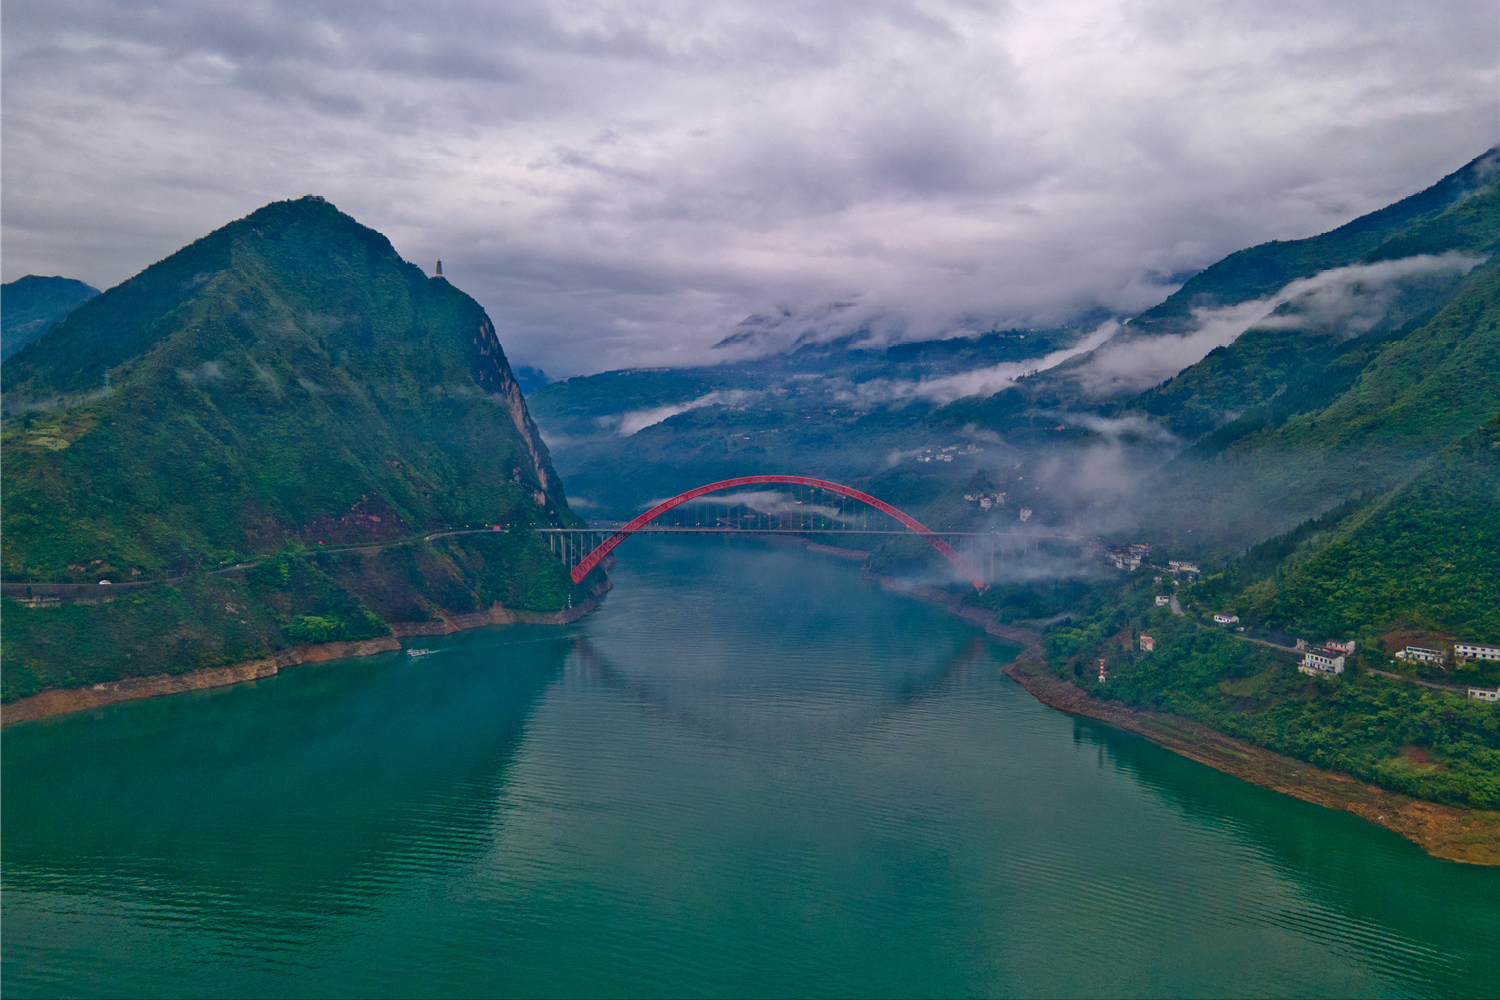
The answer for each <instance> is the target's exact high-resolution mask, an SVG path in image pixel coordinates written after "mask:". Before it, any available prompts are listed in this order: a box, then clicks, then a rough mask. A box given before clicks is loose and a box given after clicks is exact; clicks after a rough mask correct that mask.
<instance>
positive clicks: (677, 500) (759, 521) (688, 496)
mask: <svg viewBox="0 0 1500 1000" xmlns="http://www.w3.org/2000/svg"><path fill="white" fill-rule="evenodd" d="M756 486H791V487H793V491H792V494H791V497H790V498H789V499H788V500H787V501H784V502H780V503H772V504H767V503H765V502H764V500H763V498H759V495H756V496H757V498H758V499H757V502H754V503H745V502H743V501H742V500H741V499H740V498H736V497H733V496H730V497H725V498H723V503H722V504H721V506H723V507H724V508H725V510H724V512H723V513H718V512H712V513H710V512H708V511H707V508H706V507H704V506H701V505H699V506H697V507H696V508H695V513H696V518H693V517H689V518H687V519H686V523H683V519H681V518H680V517H678V518H668V519H666V520H659V519H661V518H662V516H663V515H665V514H667V512H668V511H672V510H674V508H679V507H682V506H683V505H684V504H688V503H690V502H691V501H694V500H697V499H698V498H699V497H702V496H706V495H707V494H710V493H719V492H722V491H725V490H736V489H743V488H745V487H756ZM819 491H823V492H825V493H827V494H832V495H833V496H832V497H830V498H827V502H819V499H818V498H819ZM872 515H873V516H874V518H875V520H873V521H872ZM880 515H884V516H883V517H882V516H880ZM888 519H889V520H888ZM891 520H894V521H895V522H896V524H895V525H892V524H891V523H890V522H891ZM536 530H537V531H538V533H539V534H544V535H547V536H548V537H549V542H550V544H551V546H552V550H553V552H554V553H556V554H557V555H558V556H559V557H560V558H561V559H562V560H563V561H564V562H565V563H566V564H567V565H568V566H569V567H570V568H571V573H572V577H573V582H574V583H582V582H583V579H584V578H585V577H586V576H588V575H589V573H590V572H592V571H593V569H594V567H596V566H598V565H599V563H600V562H602V561H603V560H604V559H605V557H607V556H608V555H609V554H610V553H611V552H613V551H614V549H615V548H616V547H617V546H618V545H619V544H620V543H621V542H623V541H625V539H627V538H629V537H630V536H631V535H633V534H637V533H646V532H654V533H666V532H696V533H713V534H793V535H807V534H824V533H835V532H838V533H848V534H857V535H904V534H908V533H909V534H915V535H917V536H919V537H921V538H922V539H923V540H925V541H926V542H927V543H928V544H929V545H931V546H932V547H933V548H934V549H936V550H937V551H938V552H940V553H941V554H942V555H943V557H944V558H945V559H947V560H948V561H949V562H950V563H952V564H953V567H954V569H956V570H957V571H958V573H959V575H960V576H962V577H963V578H964V579H965V580H967V581H969V583H971V584H973V585H974V587H975V588H977V589H979V590H984V589H985V587H987V586H988V583H987V579H990V578H993V577H994V569H995V560H996V558H997V556H998V558H999V560H1000V563H1001V567H1002V569H1003V567H1004V562H1005V558H1006V553H1007V551H1010V550H1014V548H1015V547H1017V546H1019V547H1020V549H1021V552H1022V553H1023V554H1024V553H1025V552H1027V551H1029V550H1031V549H1032V548H1034V546H1035V545H1036V543H1037V540H1038V539H1039V538H1040V537H1041V536H1039V535H1037V534H1035V533H1029V534H1027V535H1025V536H1019V535H1012V534H1009V533H998V532H989V531H985V532H980V531H932V530H931V529H929V528H927V527H926V526H925V525H923V524H921V523H920V522H919V521H917V519H916V518H914V517H912V516H911V515H909V514H907V513H906V512H904V511H902V510H900V509H898V508H896V507H893V506H891V505H890V504H888V503H886V502H885V501H884V500H881V499H880V498H878V497H873V496H871V495H870V494H868V493H865V492H863V491H861V490H856V489H854V488H853V487H851V486H844V485H843V484H841V483H835V482H830V481H828V480H826V479H814V478H812V477H810V476H739V477H737V478H734V479H724V480H721V481H719V482H716V483H708V484H706V485H704V486H699V487H697V488H696V489H691V490H688V491H687V492H686V493H679V494H678V495H677V496H675V497H672V498H671V499H669V500H663V501H662V502H661V503H659V504H657V505H656V506H655V507H652V508H651V509H650V510H648V511H646V512H644V513H642V514H640V515H639V516H637V517H636V518H634V519H633V520H631V521H629V522H627V523H626V524H623V525H620V526H619V527H618V528H600V527H593V528H538V529H536ZM961 550H968V551H969V552H970V553H971V554H972V553H976V552H977V553H979V554H980V557H981V561H983V560H984V559H986V558H987V560H988V568H989V573H988V575H987V576H986V575H984V574H981V573H980V571H979V570H978V569H977V568H976V567H975V565H974V562H973V561H972V560H971V559H970V558H969V557H968V555H966V554H965V551H961Z"/></svg>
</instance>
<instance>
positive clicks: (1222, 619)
mask: <svg viewBox="0 0 1500 1000" xmlns="http://www.w3.org/2000/svg"><path fill="white" fill-rule="evenodd" d="M1239 620H1240V616H1239V615H1226V614H1224V612H1222V611H1220V612H1219V613H1218V614H1216V615H1214V624H1215V625H1233V624H1235V623H1236V622H1238V621H1239Z"/></svg>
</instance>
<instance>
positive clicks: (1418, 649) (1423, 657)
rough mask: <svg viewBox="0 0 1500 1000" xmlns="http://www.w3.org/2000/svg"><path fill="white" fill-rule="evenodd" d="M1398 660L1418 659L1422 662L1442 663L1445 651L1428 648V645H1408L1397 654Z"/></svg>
mask: <svg viewBox="0 0 1500 1000" xmlns="http://www.w3.org/2000/svg"><path fill="white" fill-rule="evenodd" d="M1396 659H1398V660H1418V661H1420V662H1422V663H1442V662H1443V651H1442V650H1441V649H1428V648H1427V647H1426V646H1407V647H1406V648H1405V649H1403V650H1402V651H1401V652H1399V653H1397V654H1396Z"/></svg>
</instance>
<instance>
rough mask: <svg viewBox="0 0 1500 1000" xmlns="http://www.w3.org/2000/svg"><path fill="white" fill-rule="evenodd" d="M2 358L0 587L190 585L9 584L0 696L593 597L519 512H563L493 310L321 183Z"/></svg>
mask: <svg viewBox="0 0 1500 1000" xmlns="http://www.w3.org/2000/svg"><path fill="white" fill-rule="evenodd" d="M5 376H6V378H5V397H4V415H5V419H4V422H3V425H0V434H3V438H4V449H5V475H4V477H3V480H0V490H3V502H0V518H3V533H0V545H3V570H4V576H5V578H6V579H7V580H11V581H16V580H32V581H38V580H46V581H62V582H72V583H79V584H82V583H90V584H94V585H95V586H97V584H98V581H99V580H101V579H107V580H110V581H112V582H113V583H114V584H116V585H118V584H120V583H125V582H130V581H147V580H158V581H159V580H161V579H162V578H163V577H178V578H184V577H185V579H178V580H177V581H174V583H173V584H172V585H143V586H138V587H134V588H125V587H116V589H117V590H118V591H120V593H118V594H115V593H113V592H112V594H111V596H113V597H114V598H115V599H114V600H110V601H105V602H101V603H90V604H68V605H66V606H64V607H62V608H54V609H50V610H46V611H40V610H30V609H27V608H25V607H23V606H22V605H21V604H19V603H13V602H11V601H10V600H9V598H6V599H4V604H5V608H4V615H5V626H6V631H5V651H4V652H5V655H4V657H3V658H0V697H3V698H4V699H5V700H11V699H14V698H16V697H23V696H25V695H28V694H33V693H35V692H37V691H40V690H44V689H48V688H56V687H76V686H78V685H80V684H92V683H103V682H111V681H115V680H118V679H120V678H123V677H146V676H151V675H155V674H162V673H168V674H177V673H181V672H183V671H187V670H197V669H201V668H215V667H220V666H225V665H227V664H233V663H237V662H241V661H245V660H251V659H255V658H257V657H264V656H270V655H273V654H274V655H281V654H282V653H284V652H285V651H286V650H287V649H289V648H290V647H292V646H294V645H297V644H301V643H309V642H329V641H345V642H359V641H367V640H372V639H374V638H376V637H379V636H382V635H386V634H388V633H389V632H390V631H391V629H392V627H393V626H396V625H399V624H401V623H413V622H415V623H419V625H420V624H431V625H433V626H435V627H437V626H441V625H442V624H443V622H444V621H446V620H449V619H453V620H458V619H459V618H462V619H463V620H465V621H467V620H470V619H471V618H472V619H473V620H476V621H477V620H480V619H483V620H487V621H500V620H512V619H511V618H507V617H506V615H505V614H499V613H498V612H497V611H496V609H497V608H503V609H506V613H507V614H509V613H511V612H516V611H525V612H528V613H534V614H539V615H548V614H555V613H558V612H560V611H562V610H564V609H566V608H569V607H577V606H578V605H579V604H580V603H581V602H582V600H584V599H585V598H586V597H587V593H586V592H584V591H582V590H580V589H579V588H576V587H574V586H573V584H572V581H571V579H570V578H569V576H568V572H567V568H566V567H564V566H563V564H562V563H561V562H560V561H559V560H558V559H557V558H556V557H555V556H554V555H553V554H552V552H551V551H550V549H549V547H548V545H547V542H546V541H545V539H544V538H543V536H540V535H538V534H536V533H535V532H532V531H529V530H525V529H527V528H528V527H530V526H532V525H564V524H572V523H577V519H576V517H575V516H574V515H573V514H572V513H571V512H570V511H569V510H568V503H567V498H566V497H565V496H564V494H563V489H562V483H561V482H560V481H559V479H558V476H557V473H556V472H554V471H553V469H552V464H551V461H550V459H549V458H548V455H547V449H546V446H545V445H543V444H542V440H541V437H540V436H539V435H538V434H537V430H536V426H535V425H534V424H533V423H532V422H531V416H530V414H529V413H527V410H526V404H525V402H524V400H523V399H522V398H521V393H520V389H519V387H518V386H517V384H516V380H515V377H514V376H513V375H512V374H511V371H510V366H509V364H508V363H507V362H506V359H505V353H504V351H503V350H502V349H501V347H500V341H499V338H498V337H497V336H496V333H495V329H494V325H493V324H492V323H491V322H490V320H489V318H488V317H487V316H486V315H485V313H484V310H483V309H482V308H481V307H480V306H479V304H478V303H477V302H475V301H474V300H473V299H471V298H470V297H469V296H467V295H465V294H464V293H463V292H461V291H459V290H458V289H456V288H454V287H453V286H452V285H451V284H449V283H448V282H447V281H446V280H444V279H442V278H429V277H428V276H427V275H426V274H425V273H423V271H422V270H421V269H420V268H418V267H416V266H415V265H413V264H410V263H408V262H406V261H404V260H402V259H401V258H400V256H399V255H397V253H396V251H395V249H394V248H393V247H392V246H391V244H390V242H389V241H388V240H386V238H385V237H383V236H381V235H380V234H379V233H377V232H375V231H374V230H371V229H368V228H366V227H365V226H361V225H360V224H359V223H357V222H355V221H354V220H353V219H351V218H349V217H348V216H347V215H344V214H343V213H341V212H339V211H338V210H337V209H335V208H334V207H333V206H332V205H330V204H328V203H327V202H325V201H323V200H322V199H319V198H304V199H300V200H298V201H291V202H277V203H275V204H272V205H268V206H266V207H265V208H263V209H261V210H259V211H257V212H255V213H254V214H252V215H250V216H248V217H246V218H244V219H241V220H239V221H237V222H232V223H230V224H229V225H227V226H224V227H223V228H221V229H218V230H216V231H215V232H213V233H210V234H209V235H207V236H205V237H204V238H203V239H201V240H199V241H197V242H196V243H194V244H192V245H191V246H188V247H185V248H184V249H182V250H180V251H178V252H177V253H175V254H173V255H172V256H171V257H169V258H167V259H166V260H164V261H161V262H160V263H158V264H155V265H153V266H151V267H149V268H147V269H145V270H144V271H142V272H141V273H140V274H138V275H136V276H135V277H134V278H131V279H130V280H129V281H126V282H124V283H122V284H121V285H119V286H117V287H115V288H112V289H110V290H108V291H106V292H104V293H103V294H102V295H99V296H97V297H96V298H94V299H92V300H90V301H89V302H87V303H85V304H84V305H83V306H81V307H79V308H78V309H77V310H76V311H75V312H73V313H72V314H70V315H69V316H68V318H67V319H66V320H65V321H63V322H62V323H60V324H59V325H57V326H55V327H53V328H52V329H51V330H50V331H49V332H47V333H46V334H44V335H43V336H42V337H40V338H39V339H38V340H36V341H35V342H33V343H31V344H29V345H27V346H26V347H25V348H23V349H22V350H21V351H19V352H18V353H17V354H16V355H14V356H13V357H12V358H10V359H9V360H7V361H6V363H5ZM491 525H492V526H495V527H497V528H501V529H504V528H510V529H511V530H509V531H506V530H497V531H485V530H480V531H477V532H473V533H462V529H465V528H478V529H483V528H484V527H486V526H491ZM453 530H457V531H458V532H460V533H457V534H450V533H449V532H450V531H453ZM432 534H437V535H438V536H439V537H437V538H435V539H433V540H431V541H428V540H427V538H426V536H428V535H432ZM351 547H353V550H352V551H351ZM245 562H253V563H255V566H254V568H253V569H250V570H248V571H246V572H225V573H208V572H204V571H206V570H218V569H221V568H223V567H225V566H226V565H233V564H236V563H245ZM91 590H92V588H91ZM22 593H24V589H23V590H22ZM91 596H92V594H91ZM454 616H458V617H457V618H455V617H454Z"/></svg>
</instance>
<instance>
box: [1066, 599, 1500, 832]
mask: <svg viewBox="0 0 1500 1000" xmlns="http://www.w3.org/2000/svg"><path fill="white" fill-rule="evenodd" d="M1149 594H1150V590H1149V589H1144V588H1137V589H1136V591H1135V592H1134V593H1133V594H1132V595H1130V596H1129V597H1128V598H1126V599H1124V600H1122V601H1120V602H1118V603H1117V604H1115V605H1114V606H1113V607H1111V608H1110V609H1109V610H1108V611H1106V612H1103V613H1100V614H1097V615H1094V616H1091V617H1089V618H1086V619H1084V620H1082V621H1080V622H1077V623H1070V624H1067V625H1061V626H1058V627H1055V628H1053V629H1051V630H1050V631H1048V633H1047V634H1046V636H1045V647H1046V650H1047V654H1048V657H1049V660H1050V662H1051V663H1052V664H1053V666H1054V668H1055V669H1056V670H1057V671H1058V672H1059V673H1060V674H1062V675H1063V676H1065V677H1068V678H1069V679H1071V680H1073V682H1074V683H1076V684H1078V685H1080V686H1081V687H1083V688H1084V689H1085V690H1087V691H1089V692H1090V693H1092V694H1094V695H1096V696H1097V697H1103V698H1110V699H1114V700H1118V701H1122V702H1124V703H1126V704H1128V705H1134V706H1137V707H1140V708H1146V709H1151V710H1153V711H1162V712H1171V713H1174V714H1177V715H1182V716H1186V717H1188V718H1191V719H1196V720H1198V721H1200V722H1204V723H1206V724H1208V725H1210V726H1212V727H1213V728H1215V729H1217V730H1219V731H1220V732H1224V733H1227V734H1229V735H1231V736H1235V737H1238V738H1240V739H1244V740H1247V741H1249V742H1251V743H1255V744H1258V745H1260V746H1264V747H1267V748H1268V749H1271V750H1274V751H1276V752H1278V753H1283V754H1287V755H1288V756H1291V757H1296V758H1298V759H1300V760H1305V761H1307V762H1309V763H1311V764H1314V765H1316V766H1318V767H1322V768H1328V769H1331V770H1336V771H1342V772H1344V773H1346V774H1351V775H1354V776H1355V777H1357V778H1359V779H1361V780H1363V781H1368V782H1371V783H1373V784H1377V785H1380V786H1382V787H1385V788H1390V789H1393V790H1395V791H1399V792H1403V793H1406V794H1409V795H1414V796H1417V797H1420V798H1425V799H1432V800H1434V801H1438V802H1448V803H1451V804H1454V805H1463V806H1470V807H1474V808H1482V809H1496V808H1500V712H1497V711H1496V710H1495V708H1494V706H1493V705H1489V704H1486V703H1482V702H1478V701H1474V700H1472V699H1469V698H1465V697H1464V696H1463V695H1462V694H1449V693H1446V692H1438V691H1433V690H1429V689H1427V688H1423V687H1420V686H1418V685H1415V684H1411V683H1408V682H1404V681H1393V680H1389V679H1386V678H1383V677H1377V676H1373V675H1370V674H1367V673H1363V672H1360V671H1357V670H1353V671H1349V672H1346V673H1345V674H1343V675H1340V676H1337V677H1327V678H1324V677H1318V678H1312V677H1308V676H1306V675H1304V674H1301V673H1298V672H1297V670H1296V661H1295V660H1294V659H1293V658H1291V657H1288V656H1286V655H1283V654H1279V653H1276V652H1275V651H1273V650H1270V649H1268V648H1266V647H1264V646H1258V645H1255V644H1253V643H1250V642H1247V641H1245V640H1243V639H1241V638H1238V637H1237V636H1236V635H1235V634H1232V633H1229V632H1226V631H1223V630H1221V629H1216V628H1206V627H1203V626H1202V625H1200V624H1199V623H1198V622H1197V621H1195V620H1192V619H1190V618H1174V616H1172V615H1171V613H1170V612H1168V611H1167V610H1166V609H1158V608H1155V607H1154V606H1153V605H1151V604H1150V601H1149ZM1142 632H1147V633H1149V634H1150V635H1151V636H1152V638H1153V639H1154V640H1155V644H1156V649H1155V652H1150V653H1146V652H1141V651H1139V650H1138V649H1135V648H1133V647H1134V645H1135V642H1136V639H1137V638H1138V637H1139V635H1140V634H1141V633H1142ZM1099 659H1103V660H1104V661H1105V663H1106V666H1107V671H1108V679H1107V681H1106V682H1105V683H1103V684H1100V683H1099V680H1098V669H1097V665H1096V663H1097V660H1099Z"/></svg>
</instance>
